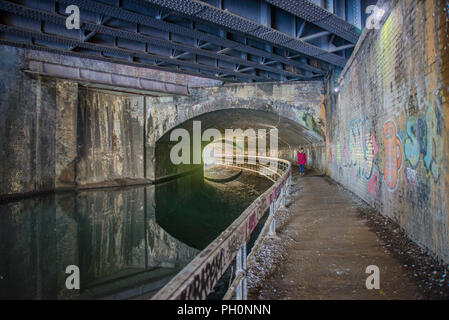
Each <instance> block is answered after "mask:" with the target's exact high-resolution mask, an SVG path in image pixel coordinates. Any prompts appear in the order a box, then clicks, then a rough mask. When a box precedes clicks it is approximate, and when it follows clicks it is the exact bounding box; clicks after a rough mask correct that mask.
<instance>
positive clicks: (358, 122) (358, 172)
mask: <svg viewBox="0 0 449 320" xmlns="http://www.w3.org/2000/svg"><path fill="white" fill-rule="evenodd" d="M380 5H382V3H380ZM385 5H387V6H388V8H389V9H388V17H387V19H386V20H385V23H384V24H383V26H382V28H381V29H380V30H370V31H368V30H365V33H364V34H363V35H362V38H361V40H360V42H359V44H358V48H356V50H355V53H354V55H353V58H352V59H351V60H350V62H349V64H348V66H347V67H346V69H345V70H344V71H343V73H342V75H341V78H340V93H339V95H338V97H333V96H332V93H330V95H329V97H328V105H327V112H328V114H327V119H330V123H328V128H327V129H328V130H327V134H328V137H327V146H326V149H327V150H326V153H327V156H326V158H327V170H326V171H327V173H328V175H330V176H331V177H332V178H334V179H335V180H336V181H338V182H340V183H342V184H343V185H344V186H346V187H348V188H349V189H350V190H352V191H353V192H355V193H356V194H357V195H359V196H360V197H362V198H363V199H364V200H365V201H367V202H368V203H370V204H371V205H373V206H375V207H376V208H378V209H379V210H380V211H381V212H382V213H383V214H385V215H388V216H389V217H391V218H393V219H394V220H396V221H397V222H398V223H399V224H400V225H401V226H402V228H403V229H404V230H405V231H406V232H407V233H408V234H409V236H410V237H411V238H412V239H413V240H415V241H416V242H417V243H419V244H421V245H422V246H424V247H426V248H427V249H428V250H429V251H430V252H432V253H433V254H434V255H436V256H438V257H439V258H441V259H443V260H444V261H445V262H449V210H448V199H449V187H448V186H449V174H448V169H447V168H448V167H449V151H448V150H449V101H448V97H449V95H448V89H449V84H448V81H449V67H448V62H449V59H448V58H449V56H448V52H449V39H448V19H449V11H448V5H447V1H441V0H426V1H406V0H398V1H388V2H386V3H385ZM332 100H335V103H334V104H333V103H331V102H332Z"/></svg>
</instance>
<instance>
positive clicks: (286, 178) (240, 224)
mask: <svg viewBox="0 0 449 320" xmlns="http://www.w3.org/2000/svg"><path fill="white" fill-rule="evenodd" d="M245 157H246V158H258V159H261V158H262V157H254V156H245ZM266 159H269V160H270V161H274V162H275V164H276V166H277V168H278V169H279V170H281V171H282V172H283V173H282V175H281V176H280V177H279V179H277V181H276V183H275V184H273V185H272V186H271V187H270V188H269V189H268V190H267V191H265V192H264V193H263V194H262V195H261V196H259V197H258V198H257V199H256V200H255V201H254V202H253V203H252V204H251V205H250V206H249V207H248V208H247V209H246V210H245V211H244V212H243V213H242V214H241V215H240V216H239V217H238V218H237V219H236V220H235V221H234V222H233V223H232V224H231V225H230V226H229V227H228V228H227V229H226V230H225V231H223V232H222V233H221V234H220V236H218V237H217V238H216V239H215V240H214V241H213V242H212V243H210V244H209V245H208V246H207V247H206V248H205V249H204V250H203V251H202V252H201V253H200V254H199V255H198V256H196V257H195V259H193V260H192V261H191V262H190V263H189V264H188V265H187V266H186V267H184V269H182V270H181V271H180V272H179V273H178V274H177V275H176V276H175V277H174V278H173V279H171V280H170V282H168V283H167V284H166V285H165V286H164V287H163V288H162V289H161V290H159V291H158V293H157V294H156V295H155V296H153V298H152V300H177V299H180V300H200V299H205V298H206V297H207V296H208V295H209V293H210V292H211V290H212V289H213V288H214V286H215V284H216V283H217V282H218V280H219V279H220V278H221V277H222V276H223V274H224V272H225V271H226V269H227V268H228V266H229V265H230V264H231V262H232V261H233V260H234V258H235V257H237V259H236V261H237V262H236V279H235V280H234V282H233V284H232V285H231V287H230V290H233V291H235V292H236V298H237V299H242V298H243V299H246V298H247V288H246V270H247V265H246V263H247V254H246V243H247V241H248V240H249V238H250V236H251V233H252V232H253V231H254V228H255V227H256V225H257V224H258V222H259V220H260V219H261V218H262V216H263V215H264V214H265V212H266V210H267V209H270V216H269V218H268V220H267V222H266V223H265V226H264V228H263V231H262V233H261V236H259V238H258V239H257V241H256V244H255V247H256V246H258V245H259V240H261V238H263V235H264V234H265V232H266V230H268V229H269V232H270V234H273V233H275V223H276V220H275V218H274V214H275V211H276V208H277V206H278V205H279V204H280V203H282V204H285V195H286V190H287V187H288V185H289V184H290V180H291V163H290V162H289V161H286V160H283V159H277V158H266V157H264V160H266ZM236 164H237V163H236ZM237 165H238V164H237ZM253 252H254V250H253V251H252V253H253ZM252 253H251V255H252ZM236 280H239V281H238V283H236ZM230 295H231V293H230V292H228V293H227V294H226V296H225V298H229V296H230ZM232 295H233V292H232Z"/></svg>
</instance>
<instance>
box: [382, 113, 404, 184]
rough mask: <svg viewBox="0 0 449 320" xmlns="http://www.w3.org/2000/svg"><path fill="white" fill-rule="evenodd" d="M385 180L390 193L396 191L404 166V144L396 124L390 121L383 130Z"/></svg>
mask: <svg viewBox="0 0 449 320" xmlns="http://www.w3.org/2000/svg"><path fill="white" fill-rule="evenodd" d="M383 143H384V179H385V184H386V185H387V187H388V189H389V190H390V191H394V190H396V187H397V185H398V180H399V179H398V178H399V171H400V170H401V166H402V143H401V139H400V138H399V136H398V134H397V129H396V124H395V123H394V121H392V120H390V121H388V122H387V123H385V125H384V128H383Z"/></svg>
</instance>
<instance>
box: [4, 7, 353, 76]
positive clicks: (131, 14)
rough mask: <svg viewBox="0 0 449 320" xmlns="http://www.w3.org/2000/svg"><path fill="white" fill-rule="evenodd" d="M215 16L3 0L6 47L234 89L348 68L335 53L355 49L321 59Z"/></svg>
mask: <svg viewBox="0 0 449 320" xmlns="http://www.w3.org/2000/svg"><path fill="white" fill-rule="evenodd" d="M72 4H75V5H78V6H79V7H80V9H81V10H82V13H81V20H82V26H81V30H80V31H69V30H67V29H65V20H66V18H67V15H66V14H65V7H66V6H67V5H72ZM186 4H187V6H186ZM204 6H206V8H205V9H204ZM201 8H203V9H201ZM211 8H212V9H211ZM215 9H216V8H215ZM215 9H214V7H213V6H210V5H208V4H204V3H202V2H198V1H184V0H182V1H181V0H178V1H147V0H120V1H117V0H102V1H101V2H100V1H93V0H44V1H38V0H15V1H5V0H0V41H1V43H6V44H12V45H18V46H25V47H30V48H33V49H39V50H46V51H50V52H58V53H62V54H66V55H72V56H78V57H86V58H95V59H101V60H105V61H114V62H118V63H124V64H130V65H138V66H146V67H149V68H155V69H158V70H164V71H173V72H181V73H186V74H191V75H196V76H204V77H208V78H213V79H219V80H222V81H231V82H236V81H245V82H246V81H273V80H309V79H314V78H317V77H320V76H322V75H323V74H325V72H326V66H327V65H329V64H336V65H337V66H343V65H344V63H345V58H343V57H341V56H338V55H336V54H335V53H334V52H337V51H339V50H346V49H348V48H351V45H352V44H350V43H349V44H345V45H344V48H343V49H338V48H330V49H329V50H328V51H326V52H323V51H324V50H323V49H320V48H318V47H315V46H312V45H309V44H307V42H306V41H302V40H299V39H298V41H299V42H298V41H296V42H298V43H292V42H293V41H291V39H290V40H285V39H286V38H289V36H288V35H285V34H282V33H281V32H280V31H276V30H273V29H270V28H269V29H270V30H268V31H267V30H266V27H262V28H261V27H260V25H257V26H254V22H252V21H250V20H248V19H245V18H242V17H239V16H237V15H234V14H232V19H230V20H229V19H228V14H229V13H228V12H226V11H223V10H221V11H222V12H223V13H224V16H223V17H224V18H223V17H222V20H219V19H218V18H219V17H220V16H221V14H220V13H218V16H215V15H216V11H215ZM210 10H212V11H210ZM208 11H210V12H209V13H207V12H208ZM211 12H212V13H211ZM196 15H199V16H200V17H199V18H198V20H197V19H192V17H191V16H195V17H196ZM167 17H169V18H170V19H168V18H167ZM172 17H173V18H172ZM217 17H218V18H217ZM205 20H207V22H206V23H205V22H204V21H205ZM209 20H214V21H213V22H212V21H209ZM217 24H218V25H220V28H216V29H214V27H216V25H217ZM209 25H211V26H212V27H211V29H208V28H209ZM221 27H223V28H221ZM217 30H218V32H217ZM234 32H235V34H234ZM326 32H328V33H329V31H326ZM317 37H320V36H317ZM311 38H313V36H311V35H309V36H308V39H311ZM242 39H243V40H242ZM306 39H307V38H306ZM293 47H294V48H296V50H294V49H292V48H293ZM307 53H308V54H307ZM318 60H323V61H325V62H326V63H320V62H319V61H318ZM314 61H315V62H314Z"/></svg>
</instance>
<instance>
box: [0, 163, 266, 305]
mask: <svg viewBox="0 0 449 320" xmlns="http://www.w3.org/2000/svg"><path fill="white" fill-rule="evenodd" d="M270 185H271V182H270V181H269V180H267V179H265V178H263V177H261V176H257V175H254V174H251V173H247V172H244V173H243V174H242V175H241V176H239V177H238V178H237V179H236V180H235V181H231V182H228V183H225V184H221V183H215V182H209V181H206V180H204V178H203V176H202V172H201V171H198V172H196V173H194V174H192V175H189V176H186V177H183V178H179V179H176V180H173V181H170V182H166V183H163V184H158V185H153V186H140V187H127V188H109V189H94V190H88V191H81V192H77V193H63V194H53V195H45V196H38V197H32V198H27V199H23V200H18V201H13V202H7V203H5V202H4V203H0V299H90V298H109V299H119V298H121V299H126V298H128V299H129V298H149V297H151V296H152V295H154V293H155V292H157V290H159V289H160V288H161V287H162V286H163V285H164V284H165V283H167V282H168V281H169V280H170V279H171V278H172V277H173V276H174V275H176V273H177V272H178V271H179V270H180V269H182V268H183V267H184V266H185V265H187V264H188V263H189V262H190V261H191V260H192V259H193V258H194V257H195V256H196V255H197V254H198V253H199V252H200V251H201V250H202V249H204V248H205V247H206V246H207V245H208V244H209V243H210V242H211V241H213V240H214V239H215V238H216V237H217V236H218V235H219V234H220V233H221V232H222V231H223V230H224V229H226V227H227V226H229V225H230V224H231V223H232V222H233V221H234V220H235V219H236V218H237V217H238V216H239V215H240V214H241V213H242V212H243V210H244V209H245V208H246V207H248V205H249V204H250V203H251V202H252V201H254V200H255V199H256V198H257V197H258V196H259V195H260V194H261V193H263V192H264V191H265V190H266V189H268V188H269V187H270ZM72 265H74V266H77V267H78V268H79V271H80V290H68V289H67V288H66V280H67V278H68V277H69V276H70V274H66V268H67V267H68V266H72Z"/></svg>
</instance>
